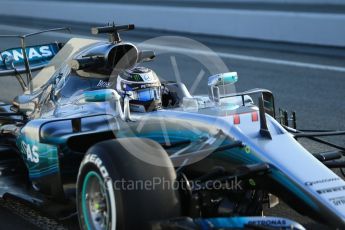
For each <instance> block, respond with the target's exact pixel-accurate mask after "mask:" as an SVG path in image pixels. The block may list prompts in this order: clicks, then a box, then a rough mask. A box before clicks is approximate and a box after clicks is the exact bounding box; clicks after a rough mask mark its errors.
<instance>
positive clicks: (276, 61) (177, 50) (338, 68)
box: [0, 25, 345, 73]
mask: <svg viewBox="0 0 345 230" xmlns="http://www.w3.org/2000/svg"><path fill="white" fill-rule="evenodd" d="M0 29H6V30H11V31H16V33H19V32H18V31H20V33H28V32H33V31H37V30H34V29H28V28H24V27H18V26H6V25H0ZM49 34H50V35H54V36H55V37H61V38H68V37H71V36H72V35H71V34H62V33H56V32H52V33H49ZM75 36H77V37H81V38H93V39H95V37H91V36H84V35H75ZM97 39H98V38H97ZM99 40H103V39H99ZM0 42H1V41H0ZM143 47H145V48H150V49H153V50H157V49H161V50H165V51H171V52H173V53H190V54H198V55H215V54H216V55H218V56H219V57H221V58H227V59H234V60H242V61H251V62H259V63H265V64H272V65H284V66H291V67H299V68H307V69H315V70H323V71H334V72H341V73H345V67H341V66H332V65H321V64H315V63H308V62H297V61H288V60H282V59H273V58H265V57H256V56H249V55H242V54H230V53H224V52H215V53H210V52H208V51H199V50H193V49H186V48H179V47H168V46H161V45H144V46H143Z"/></svg>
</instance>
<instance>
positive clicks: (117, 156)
mask: <svg viewBox="0 0 345 230" xmlns="http://www.w3.org/2000/svg"><path fill="white" fill-rule="evenodd" d="M143 141H144V142H145V143H147V144H150V145H151V146H154V149H156V151H155V153H153V154H155V155H157V154H158V155H160V156H161V157H162V158H163V159H165V160H166V161H167V162H170V159H169V157H168V155H167V153H166V152H165V150H164V149H163V148H162V147H161V146H160V145H159V144H158V143H156V142H154V141H152V140H148V139H138V138H122V139H118V140H109V141H104V142H101V143H98V144H96V145H94V146H93V147H91V148H90V149H89V150H88V152H87V153H86V155H85V157H84V159H83V161H82V163H81V165H80V169H79V174H78V180H77V211H78V217H79V224H80V228H81V229H87V230H89V229H93V228H92V226H93V225H92V224H90V223H92V222H91V221H90V218H88V217H90V216H89V215H88V208H89V207H90V206H89V205H88V203H87V201H86V197H87V196H88V195H89V194H88V195H86V194H85V190H86V189H85V187H86V186H88V185H87V184H88V183H89V182H88V181H90V178H93V181H98V182H100V184H102V187H103V188H104V190H103V191H104V194H106V199H105V203H106V204H107V216H108V218H109V219H108V220H109V221H108V223H109V224H108V225H107V227H106V228H104V229H107V230H108V229H109V230H124V229H125V230H132V229H149V228H150V225H149V223H150V222H152V221H153V222H154V221H159V220H166V219H170V218H175V217H178V216H180V215H181V207H180V197H179V192H178V191H177V190H174V189H168V190H166V189H164V188H161V187H159V186H158V187H157V188H155V189H153V190H145V189H133V190H126V189H123V188H121V187H120V186H116V184H115V182H116V181H140V180H143V181H146V180H152V179H153V178H155V177H161V178H164V180H166V181H171V182H175V180H176V174H175V170H174V168H173V166H172V164H171V167H160V166H155V165H151V164H148V163H146V162H144V161H141V160H140V159H138V158H136V157H135V156H134V155H133V154H129V153H128V152H127V150H126V148H125V147H123V146H124V145H126V144H127V145H128V144H129V143H131V144H135V143H138V144H140V143H142V142H143Z"/></svg>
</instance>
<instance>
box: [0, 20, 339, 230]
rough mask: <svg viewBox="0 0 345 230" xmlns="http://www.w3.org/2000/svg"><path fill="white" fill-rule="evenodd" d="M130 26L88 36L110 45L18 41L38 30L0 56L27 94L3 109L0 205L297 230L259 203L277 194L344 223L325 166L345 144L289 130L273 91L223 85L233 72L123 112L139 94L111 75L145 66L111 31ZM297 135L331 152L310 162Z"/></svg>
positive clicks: (143, 224) (168, 89) (113, 225)
mask: <svg viewBox="0 0 345 230" xmlns="http://www.w3.org/2000/svg"><path fill="white" fill-rule="evenodd" d="M133 28H134V26H133V25H125V26H116V25H112V26H106V27H99V28H93V30H92V32H93V33H96V34H102V33H107V34H110V41H109V42H106V41H102V40H92V39H82V38H73V39H71V40H69V41H68V42H67V43H65V44H60V43H52V44H44V45H38V46H30V47H26V46H25V38H26V37H30V36H34V35H38V34H41V33H44V32H51V31H56V30H61V29H54V30H48V31H41V32H38V33H34V34H29V35H24V36H14V37H19V38H20V39H21V41H22V47H20V48H14V49H9V50H5V51H3V52H1V55H0V57H1V59H0V74H1V76H8V75H12V76H13V77H16V78H17V80H18V82H19V84H20V85H21V87H22V88H23V90H24V93H23V94H21V95H19V96H17V97H16V98H14V100H13V103H11V104H9V103H2V104H1V105H0V168H1V176H0V194H1V196H2V197H3V198H4V199H6V198H7V197H12V198H13V197H15V198H16V199H20V200H23V201H26V202H29V203H31V204H33V205H34V206H36V207H37V208H41V209H44V210H45V211H46V212H47V213H51V214H52V215H54V216H57V217H64V216H66V215H69V214H71V213H75V212H77V213H78V219H79V224H80V228H81V229H88V230H91V229H97V230H98V229H108V230H110V229H111V230H115V229H117V230H119V229H130V230H131V229H155V230H163V229H164V230H165V229H186V230H187V229H188V230H189V229H203V230H208V229H209V230H211V229H304V228H303V227H302V226H301V225H300V224H298V223H296V222H294V221H292V220H288V219H286V218H280V217H266V216H263V207H264V205H265V204H268V205H269V206H273V205H275V204H276V203H277V202H278V198H279V199H282V200H284V201H285V202H286V203H287V204H289V205H290V206H291V207H292V208H293V209H295V210H297V211H299V212H300V213H302V214H304V215H307V216H310V217H312V218H314V219H315V220H317V221H319V222H323V223H326V224H327V225H329V226H331V227H333V228H340V229H344V228H345V181H344V180H343V179H342V178H341V177H339V176H338V175H337V174H335V173H334V172H333V171H332V170H331V169H332V168H342V167H344V166H345V163H344V162H342V161H339V160H338V159H340V158H341V157H342V154H343V153H344V150H345V149H344V148H343V147H341V146H338V145H336V144H334V143H329V142H326V141H324V140H323V139H320V137H322V136H330V135H343V134H344V132H339V131H338V132H329V131H312V132H311V131H309V132H304V131H300V130H297V129H296V127H295V126H296V125H295V123H296V122H295V121H296V119H295V115H294V116H293V118H294V119H292V121H293V126H294V127H289V125H288V123H290V118H289V117H288V116H287V113H286V112H281V111H279V114H276V111H275V105H274V98H273V95H272V93H271V92H270V91H268V90H264V89H253V90H249V91H246V92H241V93H235V92H232V93H231V92H230V91H229V89H231V87H232V86H233V84H234V83H235V82H236V81H237V74H236V73H235V72H229V73H219V74H217V75H214V76H211V77H209V79H208V89H209V92H208V95H206V96H205V95H198V96H195V95H190V93H189V92H188V90H187V88H186V87H185V85H184V84H183V83H181V82H162V83H161V85H159V89H161V91H160V92H157V91H153V92H151V91H144V90H142V91H140V90H139V91H140V92H139V91H138V93H137V94H138V95H139V97H146V96H147V95H150V94H152V93H154V94H155V97H158V96H159V98H160V100H161V101H160V102H161V103H160V106H159V107H158V108H156V109H151V110H148V111H146V112H142V111H137V110H135V109H132V107H131V105H130V103H131V101H132V100H133V98H134V96H135V95H133V93H131V92H130V91H128V93H126V92H127V91H126V90H124V91H123V92H119V91H118V90H117V87H118V85H117V86H116V87H115V85H116V84H117V78H118V76H119V75H121V74H123V73H124V72H125V73H128V70H132V69H133V68H134V69H135V66H136V65H138V64H139V63H143V62H146V61H150V60H152V59H153V58H154V53H153V52H151V51H141V50H139V49H138V47H136V46H135V45H133V44H131V43H126V42H122V41H121V40H120V37H119V32H121V31H126V30H130V29H133ZM3 37H12V36H3ZM38 69H41V70H40V71H39V73H38V74H37V75H36V76H35V77H33V76H32V75H33V74H32V71H34V70H38ZM136 69H137V70H138V71H139V70H143V69H140V68H136ZM144 72H145V71H144ZM132 73H133V72H132ZM141 73H143V71H142V72H141ZM23 75H25V77H23ZM134 80H135V81H137V82H138V83H140V82H142V81H150V79H142V78H141V75H140V74H139V75H134ZM134 85H135V84H134ZM121 87H123V88H124V89H126V88H128V87H129V88H130V87H133V85H129V84H123V85H121ZM229 92H230V93H229ZM156 94H157V95H156ZM138 95H137V96H138ZM302 137H304V138H309V139H312V140H314V141H318V142H321V143H323V144H326V145H330V146H331V147H333V148H337V149H338V150H339V151H333V152H324V153H320V154H311V153H310V152H308V151H307V150H306V149H305V148H304V147H302V146H301V145H300V144H299V143H298V142H297V141H296V139H297V138H302Z"/></svg>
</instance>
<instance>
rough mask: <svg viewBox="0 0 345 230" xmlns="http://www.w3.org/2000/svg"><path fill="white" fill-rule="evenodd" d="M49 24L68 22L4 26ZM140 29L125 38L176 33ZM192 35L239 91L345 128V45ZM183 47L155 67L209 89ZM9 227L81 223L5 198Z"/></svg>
mask: <svg viewBox="0 0 345 230" xmlns="http://www.w3.org/2000/svg"><path fill="white" fill-rule="evenodd" d="M47 24H49V25H50V27H58V26H64V25H65V24H63V23H59V22H54V23H53V22H49V23H44V22H40V23H37V22H31V23H28V22H27V21H26V22H23V21H18V20H13V21H11V20H7V21H6V24H3V25H0V34H16V33H20V34H23V33H27V32H32V31H34V30H37V29H39V28H47V27H49V25H47ZM75 27H76V29H75V30H74V34H72V35H68V36H80V35H81V36H89V30H88V29H87V26H86V25H75ZM72 28H73V27H72ZM139 32H140V31H139ZM139 32H133V33H132V34H131V32H128V33H126V34H125V35H124V36H123V38H126V39H127V40H129V41H132V42H134V43H138V42H141V41H145V40H147V39H151V38H154V37H157V36H161V35H171V34H168V33H160V32H157V31H151V32H150V31H142V33H139ZM187 37H189V38H191V39H195V40H198V41H200V42H202V43H203V44H204V45H206V46H207V47H209V48H210V49H212V50H213V51H215V52H216V53H218V54H219V56H220V57H221V59H222V61H223V62H224V63H225V65H226V66H227V67H228V69H229V70H231V71H237V72H238V74H239V82H238V83H237V86H236V89H237V91H243V90H247V89H251V88H267V89H270V90H271V91H272V92H273V93H274V95H275V98H276V107H277V108H279V107H282V108H285V109H287V110H289V111H292V110H293V111H296V112H297V118H298V126H299V128H303V129H329V130H345V101H344V99H345V91H344V88H345V58H344V55H339V54H340V53H341V52H342V51H343V50H342V49H327V48H324V47H304V46H298V45H286V44H269V43H265V44H262V43H260V42H257V41H241V40H233V39H228V40H225V39H223V38H207V37H200V36H191V35H189V36H187ZM66 39H67V37H66V35H63V34H56V33H54V34H51V35H45V36H41V37H38V38H35V39H34V40H31V41H30V42H34V43H44V42H52V41H56V40H58V41H63V40H66ZM18 44H19V43H17V42H16V41H14V40H13V39H11V40H3V41H1V42H0V49H6V48H9V47H13V46H18ZM178 50H179V47H177V49H175V52H174V50H173V49H168V51H167V52H166V53H165V54H159V55H157V58H156V61H155V62H153V63H150V64H149V66H150V67H151V68H153V69H155V70H156V72H157V74H158V75H159V76H160V77H161V78H162V79H165V80H177V79H178V78H180V79H181V80H182V81H183V82H185V83H186V85H187V88H189V89H191V88H193V89H194V90H195V93H206V92H207V91H206V90H207V87H206V85H207V84H206V83H207V80H206V79H207V76H208V74H209V73H210V71H209V70H208V68H207V66H206V67H205V65H201V64H200V63H199V62H198V61H197V60H196V58H195V56H194V55H197V53H196V52H192V53H193V55H191V56H187V55H185V54H181V53H180V52H177V51H178ZM200 55H205V54H200ZM329 67H331V68H329ZM200 76H201V77H200ZM199 80H200V81H199ZM195 82H197V83H195ZM193 85H194V86H193ZM0 92H1V95H0V99H1V100H11V98H13V96H15V95H16V94H18V93H20V89H19V87H18V86H17V85H16V83H15V81H14V80H13V79H10V78H2V79H0ZM336 141H337V143H342V144H344V139H340V138H337V140H336ZM305 145H306V147H307V148H308V149H309V150H310V151H312V152H317V151H320V149H322V148H321V147H320V146H319V145H315V144H313V143H311V142H305ZM296 160H297V159H296ZM23 210H24V211H23ZM28 213H29V214H28ZM265 214H266V215H276V216H283V217H288V218H291V219H293V220H296V221H298V222H300V223H301V224H303V225H304V226H305V227H307V229H326V226H322V225H320V224H318V223H315V222H314V221H312V220H310V219H309V218H307V217H304V216H301V215H299V214H297V213H296V212H295V211H293V210H292V209H291V208H289V207H287V206H286V205H285V204H279V205H278V206H277V207H275V208H273V209H270V210H266V211H265ZM8 228H12V229H78V223H77V219H76V218H75V217H72V218H70V219H68V220H67V221H56V220H52V219H50V218H49V217H47V216H45V215H44V214H42V213H39V212H36V211H35V210H32V209H30V208H29V207H23V206H21V205H16V204H13V203H12V204H11V203H9V202H5V201H0V229H8Z"/></svg>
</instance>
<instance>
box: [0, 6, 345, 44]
mask: <svg viewBox="0 0 345 230" xmlns="http://www.w3.org/2000/svg"><path fill="white" fill-rule="evenodd" d="M194 1H196V0H194ZM203 1H205V0H203ZM223 1H225V0H223ZM266 1H267V0H266ZM290 1H293V0H290ZM312 1H316V2H317V3H326V2H328V3H334V4H336V3H339V2H342V4H344V1H343V0H342V1H338V0H330V1H331V2H329V1H325V0H303V2H309V3H311V4H312ZM210 2H211V0H210ZM0 15H6V16H22V17H34V18H39V19H53V20H63V21H66V22H67V23H66V24H67V25H68V21H73V22H84V23H85V22H86V23H94V24H98V25H100V24H104V23H105V22H112V21H114V20H116V22H117V23H134V24H136V26H137V27H140V28H144V29H156V30H167V31H178V32H187V33H196V34H201V35H202V34H207V35H218V36H229V37H235V38H247V39H258V40H268V41H278V42H292V43H302V44H311V45H325V46H340V47H345V26H344V25H345V14H344V13H339V12H335V13H333V12H331V13H330V12H328V13H325V12H320V11H319V12H313V11H311V12H310V11H307V12H301V11H296V12H294V11H279V10H277V11H275V10H260V9H258V10H253V9H228V8H211V7H210V8H208V7H200V8H198V7H183V6H174V5H169V6H164V5H161V6H158V5H145V4H141V5H139V3H138V4H126V3H121V4H119V3H113V2H109V1H99V2H96V1H87V2H83V1H80V0H79V1H76V2H74V1H38V0H26V1H23V0H0Z"/></svg>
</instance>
